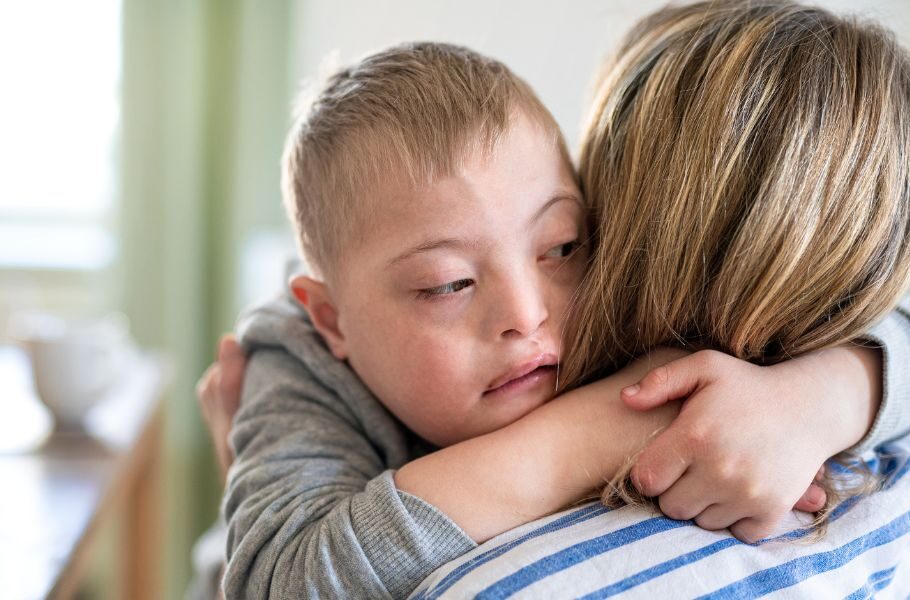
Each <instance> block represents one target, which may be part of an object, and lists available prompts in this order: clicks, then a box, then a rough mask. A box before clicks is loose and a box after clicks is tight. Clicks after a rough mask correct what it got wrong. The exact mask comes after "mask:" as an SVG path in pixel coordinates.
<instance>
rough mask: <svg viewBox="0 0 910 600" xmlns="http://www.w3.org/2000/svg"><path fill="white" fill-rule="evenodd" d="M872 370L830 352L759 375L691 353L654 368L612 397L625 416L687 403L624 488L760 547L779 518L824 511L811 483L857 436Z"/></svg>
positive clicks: (871, 361) (865, 353)
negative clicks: (622, 405)
mask: <svg viewBox="0 0 910 600" xmlns="http://www.w3.org/2000/svg"><path fill="white" fill-rule="evenodd" d="M876 359H877V360H878V362H876ZM880 360H881V359H880V356H878V354H877V351H876V350H872V349H868V348H835V349H831V350H825V351H820V352H816V353H811V354H808V355H806V356H804V357H800V358H796V359H793V360H790V361H787V362H784V363H780V364H778V365H774V366H770V367H759V366H756V365H753V364H751V363H748V362H745V361H742V360H738V359H735V358H733V357H730V356H727V355H726V354H723V353H720V352H713V351H703V352H698V353H695V354H693V355H691V356H688V357H685V358H682V359H680V360H677V361H674V362H672V363H669V364H667V365H665V366H663V367H660V368H658V369H655V370H653V371H651V372H650V373H649V374H648V375H647V376H646V377H645V378H644V379H642V380H641V382H639V384H637V385H633V386H630V387H629V388H626V389H625V390H623V393H622V398H623V401H624V402H625V403H626V404H627V405H628V406H629V407H631V408H635V409H638V410H649V409H652V408H654V407H656V406H659V405H661V404H663V403H664V402H666V401H668V400H673V399H680V398H688V399H687V400H686V401H685V403H684V404H683V407H682V410H681V411H680V415H679V417H678V418H677V419H676V420H675V421H674V422H673V424H672V425H671V426H670V427H669V428H668V429H667V430H666V431H664V432H663V433H662V434H661V435H659V436H658V437H657V438H656V439H655V440H654V441H653V442H652V443H651V444H650V445H648V447H647V448H646V449H645V450H644V451H643V452H642V453H641V455H640V456H639V457H638V460H637V462H636V465H635V467H634V468H633V470H632V481H633V483H634V485H635V486H636V487H637V488H638V489H639V491H641V492H642V493H643V494H645V495H647V496H652V497H659V504H660V507H661V510H662V511H663V512H664V513H665V514H666V515H667V516H669V517H671V518H674V519H694V520H695V522H696V523H697V524H698V525H700V526H701V527H704V528H705V529H723V528H726V527H729V528H730V531H731V532H732V533H733V534H734V535H735V536H736V537H737V538H739V539H741V540H743V541H756V540H758V539H761V538H763V537H766V536H768V535H770V534H772V533H773V532H774V530H775V528H776V526H777V525H778V523H779V522H780V520H781V519H782V518H783V516H784V515H785V514H786V513H787V512H788V511H789V510H790V509H791V507H793V508H796V509H798V510H805V511H808V512H814V511H816V510H820V509H821V508H822V506H823V505H824V503H825V495H824V492H823V491H822V490H821V489H820V488H819V487H818V486H816V485H814V484H813V483H812V482H813V480H814V478H816V477H817V476H818V474H820V473H821V471H820V467H821V465H822V464H823V463H824V461H825V460H827V459H828V458H829V457H831V456H833V455H835V454H837V453H839V452H842V451H843V450H846V449H847V448H849V447H851V446H852V445H854V444H855V443H856V442H858V441H859V440H860V438H861V437H862V436H863V434H864V433H865V431H866V430H867V428H868V427H869V425H870V423H871V420H872V417H873V416H874V415H875V411H876V409H877V406H878V401H879V399H880V394H881V392H880V383H879V381H880V380H879V379H878V377H879V376H880V373H881V370H880V369H881V367H880ZM876 365H878V366H877V367H876ZM876 368H878V372H876ZM807 486H808V489H807ZM794 505H795V506H794Z"/></svg>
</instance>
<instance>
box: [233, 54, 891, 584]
mask: <svg viewBox="0 0 910 600" xmlns="http://www.w3.org/2000/svg"><path fill="white" fill-rule="evenodd" d="M284 178H285V181H284V185H285V194H286V200H287V202H288V209H289V213H290V215H291V217H292V219H293V221H294V224H295V226H296V228H297V233H298V239H299V240H300V244H301V249H302V252H303V254H304V256H305V257H306V258H307V260H308V263H309V266H310V269H311V275H309V276H297V277H295V278H294V279H293V280H292V282H291V290H292V293H293V295H294V297H295V298H296V300H297V302H298V303H299V305H300V306H302V307H303V308H304V310H305V312H302V311H301V310H300V306H298V305H297V304H294V303H293V302H291V301H288V300H283V301H278V302H275V303H272V304H270V305H268V306H265V307H263V308H260V309H258V310H256V311H254V312H253V313H251V314H249V315H248V316H247V317H246V318H245V319H244V320H243V321H242V322H241V326H240V331H239V333H240V338H241V341H242V343H243V344H244V346H245V347H246V348H247V349H248V350H249V351H250V352H251V358H250V363H249V368H248V371H247V374H246V384H245V388H244V390H245V391H244V398H243V401H242V403H241V407H240V410H239V412H238V414H237V416H236V420H235V424H234V429H233V432H232V443H233V446H234V449H235V451H236V457H237V458H236V462H235V464H234V466H233V467H232V471H231V476H230V478H229V481H228V487H227V491H226V496H225V502H224V510H225V515H226V517H227V519H228V523H229V538H228V559H229V563H228V566H227V571H226V574H225V580H224V590H225V593H226V596H227V597H228V598H233V597H250V598H253V597H255V598H259V597H266V596H268V597H295V598H297V597H301V596H303V597H386V596H392V597H403V596H406V595H407V594H408V593H409V592H410V591H411V590H413V588H414V587H415V586H416V585H417V584H418V583H419V582H420V581H421V579H423V578H424V577H425V576H426V575H427V574H429V573H430V572H431V571H433V570H434V569H435V568H436V567H438V566H440V565H441V564H443V563H445V562H447V561H448V560H450V559H452V558H454V557H456V556H459V555H461V554H462V553H464V552H466V551H467V550H469V549H471V548H472V547H473V546H474V545H475V544H476V543H477V542H479V541H483V540H486V539H489V538H490V537H492V536H494V535H497V534H498V533H501V532H503V531H505V530H508V529H510V528H513V527H515V526H517V525H519V524H521V523H525V522H528V521H530V520H533V519H535V518H538V517H540V516H543V515H546V514H549V513H552V512H554V511H556V510H558V509H559V508H561V507H564V506H565V505H567V504H568V503H571V502H573V501H576V500H578V499H580V498H581V497H583V496H584V495H585V494H586V492H588V491H590V490H591V489H593V488H595V487H597V486H598V484H599V483H600V482H601V481H603V480H604V478H606V477H609V475H610V474H611V473H613V472H615V470H616V469H617V468H618V467H619V465H620V464H622V462H624V461H625V459H626V457H627V456H629V455H632V454H633V453H634V452H635V451H637V450H638V449H640V448H641V447H642V446H643V445H644V444H645V442H646V440H647V439H648V437H649V436H650V435H651V434H652V433H653V432H654V431H655V430H657V429H660V428H662V427H666V426H668V425H669V424H670V423H671V421H672V420H673V418H674V416H675V415H676V413H677V412H678V404H668V405H666V406H665V407H662V408H660V409H657V410H655V411H652V412H648V413H638V412H633V411H631V410H629V409H626V408H625V407H624V406H623V405H622V403H621V402H619V401H618V398H619V390H620V389H622V388H623V387H625V386H627V385H630V384H632V383H634V382H635V381H637V380H638V379H640V378H641V376H642V375H644V374H645V373H646V372H647V370H648V369H649V368H650V367H652V366H654V365H657V364H662V363H664V362H667V361H669V360H672V359H673V358H676V357H678V356H680V354H679V353H678V352H675V351H658V352H655V353H654V354H652V355H651V357H650V359H646V360H642V361H639V362H638V363H636V364H633V365H632V366H631V367H630V368H627V369H625V370H624V371H622V372H620V373H618V374H617V375H615V376H613V377H610V378H607V379H605V380H603V381H602V382H599V383H597V384H593V385H591V386H588V387H586V388H581V389H579V390H576V391H573V392H571V393H569V394H565V395H563V396H560V397H559V398H557V399H555V400H550V398H551V396H552V395H553V391H554V389H555V387H556V380H557V365H558V361H559V357H560V354H561V348H560V335H561V332H562V325H563V319H564V318H565V316H566V313H567V311H568V309H569V307H570V304H571V302H572V299H573V294H574V292H575V290H576V288H577V287H578V284H579V282H580V280H581V277H582V274H583V272H584V268H585V266H586V257H587V249H586V247H585V240H586V239H587V232H586V216H585V214H584V213H583V211H582V208H581V201H580V200H581V195H580V191H579V189H578V188H577V185H576V182H575V178H574V175H573V171H572V167H571V164H570V162H569V159H568V156H567V153H566V151H565V148H564V144H563V142H562V138H561V136H560V133H559V130H558V127H557V126H556V124H555V122H554V121H553V119H552V117H551V116H550V115H549V113H548V112H547V111H546V109H545V108H544V107H543V106H542V104H541V103H540V101H539V100H538V99H537V98H536V97H535V96H534V94H533V93H532V92H531V91H530V89H529V88H528V87H527V85H526V84H524V82H522V81H520V80H519V79H517V78H516V77H515V76H514V75H513V74H511V73H510V72H509V71H508V70H507V69H506V68H505V67H504V66H503V65H501V64H500V63H497V62H495V61H492V60H489V59H486V58H484V57H482V56H479V55H477V54H475V53H473V52H471V51H469V50H466V49H463V48H458V47H453V46H448V45H444V44H414V45H406V46H400V47H396V48H391V49H389V50H386V51H384V52H380V53H378V54H375V55H373V56H371V57H369V58H367V59H365V60H363V61H361V62H360V63H357V64H356V65H354V66H352V67H351V68H349V69H347V70H344V71H342V72H340V73H338V74H336V75H335V76H333V77H332V78H331V79H330V80H329V82H328V83H327V85H326V86H325V88H324V89H323V90H321V92H320V94H319V96H318V97H317V98H316V99H315V100H314V102H313V103H312V104H311V105H310V107H309V108H308V112H307V114H305V115H302V116H301V118H300V119H299V121H298V123H297V125H296V126H295V128H294V130H293V131H292V133H291V136H290V137H289V142H288V148H287V152H286V161H285V170H284ZM898 318H899V317H898ZM857 354H862V359H861V360H860V359H857V357H856V355H857ZM879 359H880V357H879V356H878V352H877V351H876V350H870V349H863V348H856V349H838V350H836V351H832V352H830V353H829V354H828V355H827V356H826V360H827V361H828V363H827V366H825V367H824V368H828V369H831V370H832V371H842V372H843V371H846V372H848V373H855V377H853V379H855V380H856V381H857V384H856V385H855V386H842V385H839V384H838V385H834V384H829V385H827V386H826V385H824V383H825V382H826V380H825V379H824V378H822V379H817V378H814V377H811V378H810V379H811V384H810V383H806V381H793V380H787V381H786V382H785V384H784V383H782V386H781V389H784V390H789V391H791V393H802V392H803V391H804V392H805V393H806V394H807V395H809V396H810V397H813V398H818V399H819V402H821V401H824V402H825V403H826V405H827V406H828V407H831V410H832V411H838V410H839V411H841V412H842V414H844V416H845V419H844V427H843V430H842V431H838V432H831V431H816V430H815V429H818V428H817V427H816V428H815V429H813V424H812V423H808V424H807V426H806V440H805V441H803V440H780V444H779V447H780V448H783V449H786V450H787V451H789V452H799V451H800V450H801V446H800V444H801V443H804V444H806V445H812V444H814V445H815V446H816V447H817V446H818V445H819V444H824V445H825V449H826V451H828V452H830V454H828V455H833V454H835V453H837V452H839V451H842V450H844V449H847V448H849V447H850V446H852V445H853V444H855V443H856V442H857V441H859V440H860V438H862V437H863V435H864V433H865V432H866V431H867V429H868V428H869V425H870V423H871V418H870V417H871V415H874V414H875V407H876V406H877V403H878V398H879V396H880V394H879V392H878V389H877V387H876V385H869V383H868V381H867V377H866V374H865V367H864V366H863V365H867V364H868V363H869V361H870V360H871V361H873V362H874V361H877V360H879ZM797 360H802V359H797ZM649 361H650V362H649ZM769 368H771V369H773V368H774V367H769ZM815 368H816V369H820V368H822V367H819V366H816V367H815ZM879 369H880V367H879ZM892 371H893V369H892ZM815 374H816V372H813V373H812V375H815ZM819 381H821V382H822V384H821V385H819ZM832 381H833V380H832ZM743 385H747V383H743ZM828 388H833V389H828ZM774 393H776V390H768V394H769V395H772V394H774ZM693 401H694V400H693ZM780 418H802V415H787V414H781V415H780ZM885 420H887V419H885ZM879 421H880V422H884V421H883V418H882V417H880V418H879ZM890 427H897V425H895V424H893V423H892V424H891V425H890ZM873 433H874V434H875V436H874V438H872V439H869V438H867V439H866V440H865V442H864V446H867V445H869V444H871V443H874V442H875V441H876V440H879V439H886V438H887V437H891V436H892V435H893V433H894V429H893V428H883V427H879V426H877V427H876V430H875V431H874V432H873ZM773 435H774V432H768V436H769V437H771V436H773ZM435 448H442V449H441V450H436V451H434V450H435ZM737 450H739V451H748V449H737ZM817 466H819V465H816V466H815V467H814V468H813V469H812V472H807V473H804V474H802V476H801V477H800V478H798V480H796V481H793V482H787V485H786V486H783V485H782V486H781V487H782V488H784V487H786V488H787V489H786V492H785V493H784V492H781V495H782V496H783V499H782V500H781V501H783V502H787V503H788V504H787V505H788V506H792V505H793V503H794V502H795V501H796V500H797V499H798V498H799V493H801V492H802V491H803V490H805V489H806V486H807V485H809V483H810V482H811V480H812V477H813V475H814V471H815V468H817ZM775 485H780V483H779V482H778V483H775ZM775 489H776V488H775ZM794 489H798V490H799V493H797V494H795V496H794V495H793V490H794ZM752 491H753V492H754V490H752ZM733 492H736V490H733ZM731 495H732V496H735V493H734V494H731ZM754 516H756V513H755V512H749V513H746V514H742V517H743V518H744V519H745V518H749V517H754Z"/></svg>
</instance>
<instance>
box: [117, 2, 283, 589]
mask: <svg viewBox="0 0 910 600" xmlns="http://www.w3.org/2000/svg"><path fill="white" fill-rule="evenodd" d="M293 4H294V0H271V1H270V2H258V3H257V2H253V1H252V0H194V1H187V0H161V1H151V0H124V6H123V49H124V60H123V81H122V85H123V88H122V98H123V121H122V131H123V141H122V148H121V157H120V162H121V168H122V190H121V191H122V201H121V204H120V207H121V214H120V219H119V221H120V239H121V254H120V256H121V259H120V261H119V263H118V266H117V281H119V282H121V284H122V286H121V292H120V300H121V301H120V304H121V305H122V306H123V308H124V310H125V311H126V312H127V314H128V315H129V316H130V319H131V322H132V327H133V332H134V335H135V337H136V338H137V340H138V341H139V342H140V344H142V345H143V346H146V347H150V348H156V349H160V350H162V351H163V352H165V353H166V354H167V355H168V356H169V358H170V360H171V361H172V363H173V365H174V367H175V379H174V381H173V382H172V386H171V388H170V392H169V394H168V397H167V399H166V427H165V429H166V434H165V435H166V443H165V446H166V449H167V450H166V452H167V454H166V456H165V465H166V474H165V483H166V486H165V487H166V497H165V498H163V499H162V505H163V507H164V509H165V514H166V519H167V531H166V540H167V555H166V558H165V559H163V560H164V568H165V572H164V573H162V574H161V576H162V577H164V578H166V582H167V584H166V589H165V592H166V597H167V598H178V597H180V596H181V595H182V593H183V590H184V588H185V586H186V584H187V582H188V580H189V577H190V562H189V560H190V556H189V552H190V547H191V545H192V543H193V541H194V539H195V538H196V537H197V536H198V535H199V533H201V532H202V531H203V530H204V529H205V528H206V527H207V526H208V525H209V524H210V523H211V522H212V520H213V519H214V517H215V514H216V512H217V506H218V500H219V498H220V488H219V482H218V478H217V473H216V470H215V463H214V461H213V458H212V454H211V450H210V445H209V441H208V438H207V437H206V433H205V430H204V427H203V425H202V422H201V419H200V417H199V415H198V411H197V407H196V403H195V399H194V392H193V386H194V384H195V381H196V379H197V378H198V377H199V375H200V374H201V372H202V370H203V369H204V368H205V366H206V365H207V364H209V362H210V361H211V360H212V356H213V350H214V344H215V341H216V339H217V336H218V334H219V333H221V332H223V331H227V330H230V329H231V327H232V325H233V322H234V318H235V316H236V315H235V313H236V310H237V303H238V300H237V293H236V291H235V290H236V285H237V282H236V276H235V272H236V268H237V265H238V264H239V252H240V248H241V247H242V244H243V242H244V240H245V239H247V238H248V237H249V236H250V235H251V234H253V233H255V232H256V231H259V230H262V229H270V228H275V227H281V226H283V214H282V212H281V206H280V191H279V169H278V164H279V158H280V154H281V147H282V141H283V137H284V134H285V131H286V128H287V126H288V123H289V110H290V105H291V102H290V101H291V97H292V93H293V81H292V77H291V74H290V67H289V65H290V64H291V56H290V54H291V48H292V44H291V41H292V37H291V36H292V33H293V32H292V31H291V24H292V23H293V14H294V6H293Z"/></svg>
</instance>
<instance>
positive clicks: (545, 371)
mask: <svg viewBox="0 0 910 600" xmlns="http://www.w3.org/2000/svg"><path fill="white" fill-rule="evenodd" d="M556 363H557V360H556V356H555V355H553V354H540V355H538V356H536V357H534V359H532V360H530V361H528V362H526V363H523V364H521V365H519V366H517V367H515V368H514V369H512V370H510V371H509V372H508V373H506V374H505V375H503V376H502V377H498V378H496V379H495V380H494V381H493V383H491V384H490V386H489V387H487V389H486V391H484V393H483V395H484V396H487V395H490V394H495V393H500V392H507V391H511V390H517V389H519V388H524V387H527V386H533V385H535V384H536V383H538V382H539V381H540V380H541V379H543V378H545V377H549V376H550V375H552V374H554V373H555V371H556Z"/></svg>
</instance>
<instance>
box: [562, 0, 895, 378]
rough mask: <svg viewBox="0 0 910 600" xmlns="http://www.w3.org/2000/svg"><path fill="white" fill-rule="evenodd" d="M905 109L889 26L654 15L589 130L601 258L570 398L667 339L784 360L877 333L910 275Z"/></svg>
mask: <svg viewBox="0 0 910 600" xmlns="http://www.w3.org/2000/svg"><path fill="white" fill-rule="evenodd" d="M907 115H910V61H908V57H907V55H906V54H905V52H904V51H903V50H902V49H901V48H900V47H899V46H898V44H897V43H896V42H895V41H894V39H893V37H892V36H891V35H890V34H889V33H888V32H886V31H884V30H882V29H881V28H879V27H877V26H875V25H871V24H866V23H861V22H858V21H856V20H853V19H848V18H841V17H838V16H835V15H833V14H831V13H829V12H827V11H825V10H821V9H817V8H809V7H805V6H800V5H797V4H793V3H790V2H783V1H781V2H777V1H763V0H759V1H743V2H732V1H712V2H699V3H696V4H691V5H688V6H680V7H670V8H666V9H664V10H661V11H659V12H657V13H655V14H653V15H651V16H649V17H647V18H645V19H644V20H643V21H642V22H641V23H639V24H638V25H637V26H636V27H635V28H634V29H633V30H632V31H631V32H630V34H629V35H628V36H627V37H626V38H625V41H624V42H623V44H622V46H621V48H620V51H619V53H618V54H617V55H616V56H615V58H614V59H613V60H612V61H611V62H609V63H607V64H606V65H605V68H604V70H603V72H602V75H601V77H600V79H599V82H598V84H597V88H596V97H595V100H594V103H593V109H592V112H591V115H590V119H589V121H588V124H587V128H586V135H585V139H584V142H583V147H582V150H581V157H580V163H579V176H580V179H581V185H582V189H583V192H584V195H585V198H586V201H587V202H588V204H589V207H590V210H591V211H592V220H593V222H594V223H595V232H594V235H595V246H596V252H595V254H594V255H593V257H592V263H591V267H590V269H589V271H588V273H587V276H586V279H585V281H584V283H583V288H582V291H581V292H580V294H579V298H580V301H579V304H578V306H577V307H576V312H575V315H574V318H573V319H570V325H569V330H568V331H567V338H566V339H567V341H566V347H567V352H566V353H565V355H564V361H563V364H562V373H563V376H564V380H563V382H562V383H561V385H563V387H564V388H572V387H575V386H578V385H580V384H582V383H585V382H587V381H590V380H592V379H595V378H598V377H600V376H602V375H604V374H606V373H609V372H612V371H614V370H616V369H617V368H620V367H622V366H623V365H625V364H626V363H628V362H629V360H630V359H631V358H633V357H634V356H636V355H639V354H641V353H642V352H645V351H647V350H649V349H651V348H654V347H655V346H658V345H670V346H679V347H683V348H689V349H699V348H714V349H718V350H722V351H724V352H727V353H729V354H732V355H733V356H736V357H739V358H742V359H746V360H749V361H753V362H757V363H761V364H769V363H774V362H777V361H781V360H784V359H786V358H788V357H792V356H796V355H798V354H802V353H805V352H809V351H813V350H817V349H821V348H825V347H830V346H833V345H838V344H844V343H847V342H850V341H851V340H855V339H857V338H862V336H863V333H864V332H865V331H866V330H867V328H868V327H869V326H870V325H872V324H873V323H874V322H875V321H877V320H878V319H879V318H881V317H882V316H883V315H884V314H885V313H886V312H888V311H889V310H891V309H892V308H893V307H894V306H895V304H896V303H897V301H898V300H899V298H900V296H901V295H902V294H903V293H905V291H906V289H907V284H908V281H910V261H908V252H910V244H908V242H910V237H908V227H910V171H908V170H910V119H908V118H907Z"/></svg>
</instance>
